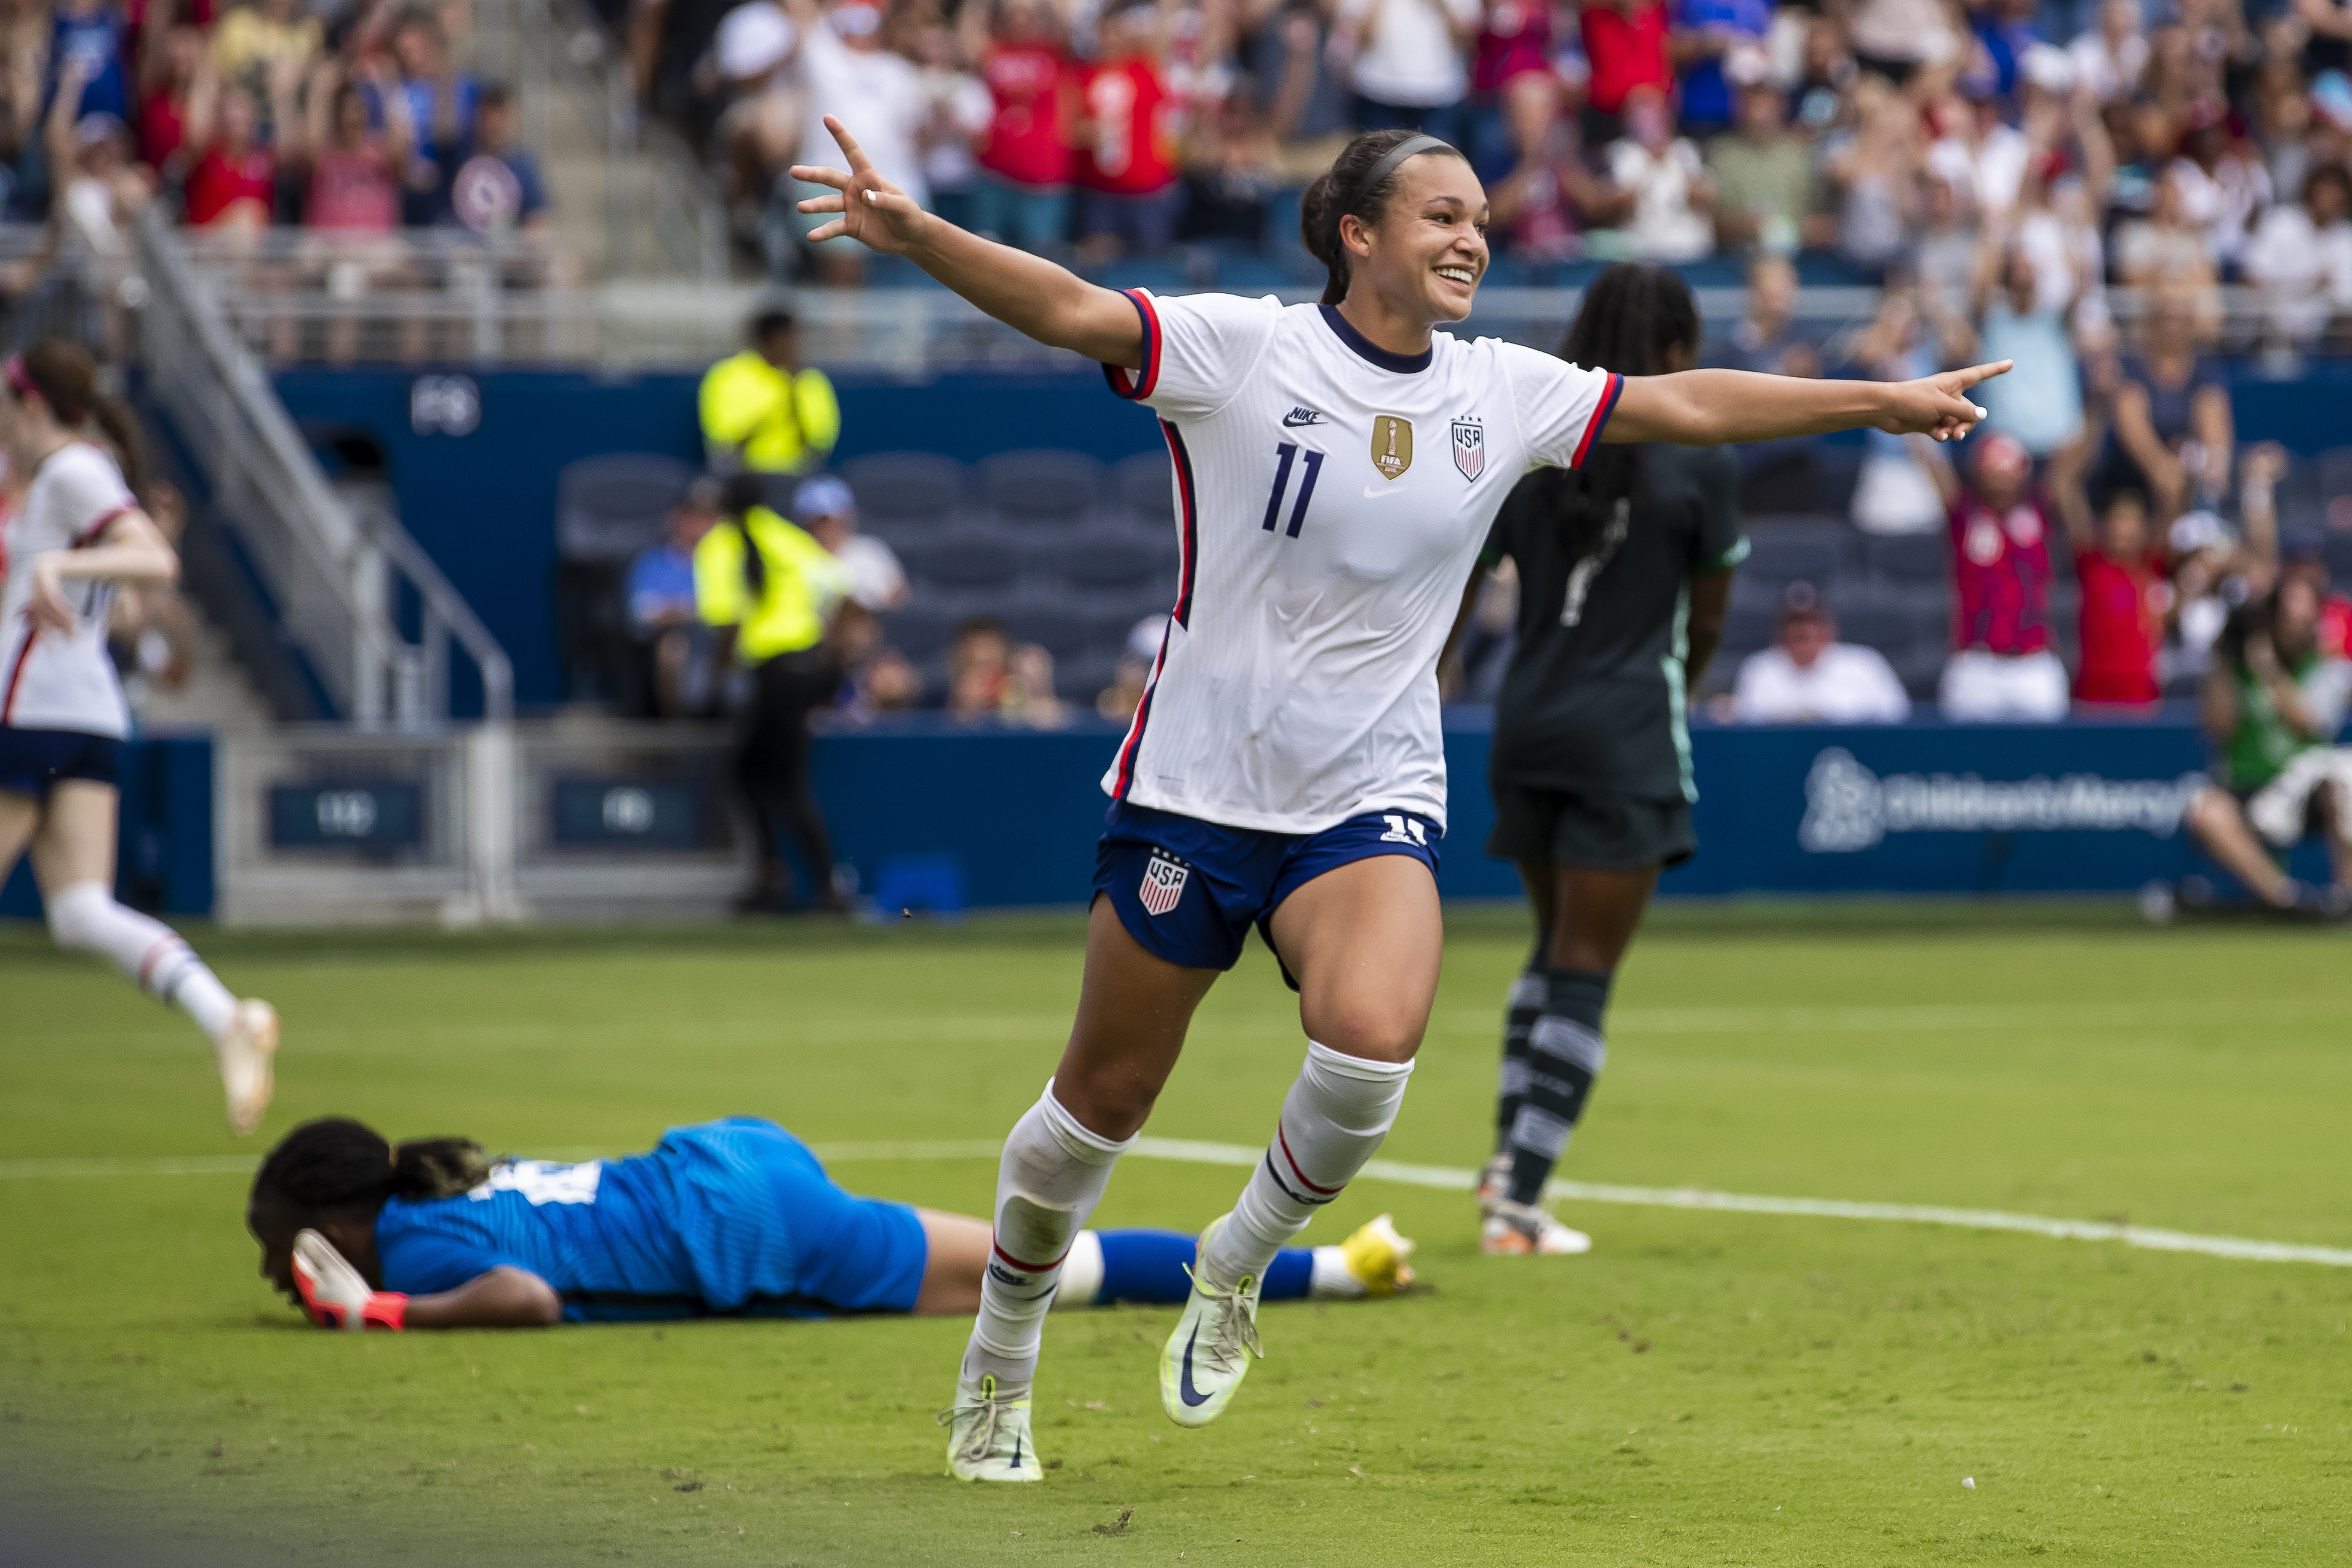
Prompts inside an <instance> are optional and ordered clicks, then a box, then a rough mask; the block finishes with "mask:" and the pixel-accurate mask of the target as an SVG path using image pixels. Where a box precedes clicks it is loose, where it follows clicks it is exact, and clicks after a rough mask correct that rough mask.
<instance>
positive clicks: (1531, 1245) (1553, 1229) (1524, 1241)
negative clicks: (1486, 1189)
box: [1478, 1197, 1592, 1258]
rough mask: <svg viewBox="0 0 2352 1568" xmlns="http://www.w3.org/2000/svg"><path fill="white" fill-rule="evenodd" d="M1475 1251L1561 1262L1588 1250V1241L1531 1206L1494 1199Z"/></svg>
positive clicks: (1580, 1233) (1588, 1237) (1585, 1237)
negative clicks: (1562, 1259)
mask: <svg viewBox="0 0 2352 1568" xmlns="http://www.w3.org/2000/svg"><path fill="white" fill-rule="evenodd" d="M1478 1250H1479V1251H1481V1252H1484V1253H1486V1254H1488V1255H1489V1256H1496V1257H1543V1258H1565V1257H1571V1256H1573V1255H1575V1254H1576V1253H1579V1252H1590V1251H1591V1250H1592V1238H1591V1237H1590V1236H1587V1235H1586V1234H1585V1233H1584V1232H1583V1231H1581V1230H1577V1229H1574V1228H1570V1227H1569V1226H1566V1225H1562V1224H1561V1223H1560V1222H1559V1220H1557V1219H1554V1218H1552V1217H1551V1216H1550V1215H1549V1214H1546V1213H1545V1212H1544V1211H1543V1210H1542V1209H1540V1208H1538V1207H1535V1206H1534V1205H1533V1204H1527V1203H1513V1202H1512V1201H1511V1200H1510V1199H1509V1198H1507V1197H1506V1198H1498V1199H1497V1200H1496V1203H1495V1207H1493V1208H1492V1209H1490V1210H1488V1211H1487V1214H1486V1225H1485V1227H1484V1228H1482V1229H1481V1230H1480V1232H1479V1236H1478Z"/></svg>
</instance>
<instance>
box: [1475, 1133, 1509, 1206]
mask: <svg viewBox="0 0 2352 1568" xmlns="http://www.w3.org/2000/svg"><path fill="white" fill-rule="evenodd" d="M1510 1190H1511V1152H1510V1151H1509V1150H1508V1149H1505V1150H1504V1151H1503V1152H1502V1153H1500V1154H1498V1155H1493V1156H1492V1157H1491V1158H1489V1159H1488V1160H1487V1161H1486V1165H1485V1166H1483V1167H1482V1168H1481V1169H1480V1170H1479V1172H1478V1218H1481V1219H1484V1218H1486V1216H1488V1215H1490V1214H1492V1213H1494V1212H1495V1206H1496V1204H1498V1203H1500V1202H1502V1201H1503V1198H1504V1196H1505V1195H1506V1194H1507V1193H1508V1192H1509V1191H1510Z"/></svg>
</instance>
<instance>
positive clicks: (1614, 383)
mask: <svg viewBox="0 0 2352 1568" xmlns="http://www.w3.org/2000/svg"><path fill="white" fill-rule="evenodd" d="M1624 390H1625V378H1624V377H1623V376H1621V375H1619V374H1618V373H1617V372H1616V371H1610V372H1609V384H1608V385H1607V386H1605V387H1603V388H1601V401H1600V402H1597V403H1595V404H1593V407H1592V417H1591V419H1589V420H1587V421H1586V422H1585V425H1584V436H1583V438H1582V439H1581V440H1580V441H1579V442H1577V444H1576V455H1575V456H1573V457H1571V458H1570V459H1569V460H1568V465H1569V466H1570V468H1581V467H1583V466H1584V458H1585V455H1586V454H1587V453H1589V452H1591V450H1592V449H1593V447H1594V446H1596V445H1598V444H1600V441H1601V432H1602V431H1603V430H1605V429H1607V428H1608V426H1609V416H1610V415H1611V414H1612V413H1616V412H1617V399H1618V396H1619V394H1621V393H1622V392H1624Z"/></svg>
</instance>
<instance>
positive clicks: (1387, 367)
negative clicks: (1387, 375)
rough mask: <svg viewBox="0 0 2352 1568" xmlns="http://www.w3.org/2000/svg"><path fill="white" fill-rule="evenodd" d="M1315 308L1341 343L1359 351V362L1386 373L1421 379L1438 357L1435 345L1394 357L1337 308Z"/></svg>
mask: <svg viewBox="0 0 2352 1568" xmlns="http://www.w3.org/2000/svg"><path fill="white" fill-rule="evenodd" d="M1316 308H1317V309H1318V310H1320V311H1322V312H1323V319H1324V320H1326V321H1328V322H1329V323H1330V324H1331V330H1332V331H1334V332H1337V333H1338V334H1339V341H1341V342H1343V343H1345V344H1347V345H1348V347H1349V348H1350V349H1353V350H1355V351H1356V356H1357V358H1359V359H1361V360H1364V361H1368V362H1370V363H1371V364H1375V365H1378V366H1380V368H1381V369H1382V370H1384V371H1395V372H1396V373H1397V374H1399V375H1401V376H1412V375H1419V374H1420V373H1421V372H1422V371H1425V370H1427V369H1429V361H1432V360H1433V359H1435V358H1436V357H1437V345H1436V344H1434V343H1433V344H1431V345H1430V346H1429V347H1428V348H1426V349H1423V350H1422V351H1421V352H1419V353H1418V354H1391V353H1390V352H1389V351H1388V350H1386V349H1383V348H1381V346H1380V345H1379V344H1378V343H1375V342H1373V341H1372V340H1370V338H1367V337H1365V336H1364V335H1363V334H1362V333H1361V332H1359V331H1357V330H1356V329H1354V328H1353V327H1350V326H1349V325H1348V319H1347V318H1346V317H1345V316H1342V315H1340V314H1339V307H1338V306H1337V305H1318V306H1317V307H1316Z"/></svg>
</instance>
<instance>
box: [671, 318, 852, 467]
mask: <svg viewBox="0 0 2352 1568" xmlns="http://www.w3.org/2000/svg"><path fill="white" fill-rule="evenodd" d="M799 357H800V356H799V331H798V329H797V328H796V327H795V326H794V324H793V317H792V313H791V312H790V311H786V310H763V311H761V313H760V314H759V315H758V316H756V317H754V318H752V320H751V347H750V348H748V349H746V350H743V351H742V352H741V353H740V354H734V355H730V357H728V358H726V359H723V360H721V361H719V362H718V363H717V364H715V365H713V366H711V367H710V369H709V371H708V372H706V373H705V374H704V376H703V378H702V392H701V395H700V397H699V399H698V402H699V404H700V407H701V414H702V440H703V444H704V445H705V446H706V447H707V448H708V449H709V455H710V466H711V467H712V468H714V469H716V470H717V471H719V473H722V474H731V473H739V472H748V473H754V474H806V473H809V472H810V471H812V470H814V469H816V468H820V467H823V466H824V460H825V458H826V456H827V455H829V454H830V453H831V452H832V451H833V445H834V443H835V442H836V441H838V440H840V439H841V404H840V403H839V402H837V401H835V397H834V395H833V383H832V382H829V381H827V380H826V379H825V375H824V371H820V370H814V369H809V370H803V369H801V368H800V366H799V362H798V361H799ZM775 498H776V499H778V500H779V501H781V497H775Z"/></svg>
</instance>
